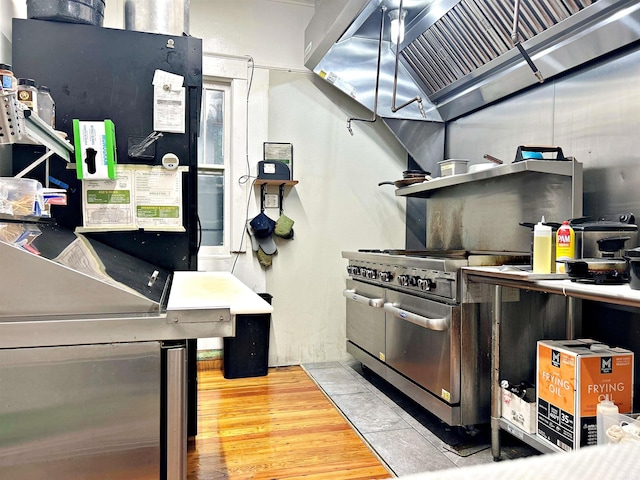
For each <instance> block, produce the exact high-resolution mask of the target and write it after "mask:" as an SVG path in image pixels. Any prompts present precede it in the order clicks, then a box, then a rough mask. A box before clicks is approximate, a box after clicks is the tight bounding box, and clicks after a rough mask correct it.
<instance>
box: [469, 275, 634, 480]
mask: <svg viewBox="0 0 640 480" xmlns="http://www.w3.org/2000/svg"><path fill="white" fill-rule="evenodd" d="M462 273H463V285H464V290H465V291H464V292H463V295H473V294H474V293H473V290H474V289H473V284H474V283H475V284H488V285H491V286H493V287H494V290H493V298H492V299H491V301H492V302H493V318H492V329H491V330H492V343H491V367H492V368H491V370H492V375H491V377H492V378H491V450H492V454H493V456H494V458H495V459H499V458H500V436H499V433H500V430H501V429H502V430H507V431H509V432H510V433H511V434H513V435H514V436H516V437H517V438H519V439H520V440H522V441H524V442H525V443H527V444H529V445H531V446H533V447H534V448H537V449H538V450H540V451H542V452H549V451H555V450H553V449H551V448H550V447H548V445H547V444H545V443H544V442H541V441H540V440H538V438H537V437H536V435H531V434H528V433H525V432H524V431H522V430H520V429H519V428H517V427H515V426H512V425H511V424H510V423H509V422H507V421H506V420H505V419H503V418H501V401H500V388H499V381H500V354H501V348H500V331H501V323H502V322H504V321H507V320H506V319H503V318H502V308H501V306H502V300H503V288H504V287H510V288H516V289H520V290H528V291H534V292H543V293H551V294H557V295H562V296H564V297H566V298H567V302H566V316H565V318H566V325H565V327H566V338H567V339H573V338H575V332H576V321H577V315H576V312H577V310H578V309H577V305H576V302H577V301H579V300H592V301H597V302H604V303H609V304H615V305H624V306H627V307H635V308H640V291H638V290H632V289H631V287H630V286H629V284H622V285H596V284H590V283H581V282H573V281H570V280H568V279H567V278H566V276H564V275H557V274H549V275H538V274H532V273H531V272H526V271H522V270H519V269H517V268H514V267H510V266H501V267H466V268H463V269H462ZM554 278H555V279H554ZM587 448H588V450H589V451H592V448H593V447H587ZM639 448H640V447H639ZM636 475H637V474H636ZM606 477H607V478H609V476H606ZM542 478H545V477H544V476H543V477H542ZM562 478H578V477H564V476H563V477H562ZM582 478H591V477H582ZM593 478H598V477H597V476H596V477H593ZM621 478H627V477H621Z"/></svg>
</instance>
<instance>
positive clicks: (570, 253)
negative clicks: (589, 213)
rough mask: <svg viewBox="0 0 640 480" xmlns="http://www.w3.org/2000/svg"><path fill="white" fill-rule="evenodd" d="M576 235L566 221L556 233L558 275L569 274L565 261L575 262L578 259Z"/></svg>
mask: <svg viewBox="0 0 640 480" xmlns="http://www.w3.org/2000/svg"><path fill="white" fill-rule="evenodd" d="M575 239H576V235H575V232H574V231H573V228H571V225H569V222H568V221H567V220H565V221H564V222H562V226H560V228H559V229H558V232H557V233H556V273H567V265H566V263H564V260H573V259H574V258H575V257H576V242H575Z"/></svg>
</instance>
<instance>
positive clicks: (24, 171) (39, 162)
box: [14, 149, 56, 178]
mask: <svg viewBox="0 0 640 480" xmlns="http://www.w3.org/2000/svg"><path fill="white" fill-rule="evenodd" d="M54 153H56V152H54V151H53V150H48V149H47V152H46V153H45V154H44V155H42V156H41V157H40V158H38V159H37V160H35V161H33V162H32V163H31V165H29V166H28V167H26V168H25V169H24V170H22V171H21V172H20V173H18V174H16V175H14V177H15V178H22V177H24V176H25V175H26V174H27V173H29V172H30V171H31V170H33V169H34V168H36V167H37V166H38V165H40V164H41V163H42V162H44V161H45V160H47V159H48V158H49V157H51V156H52V155H53V154H54Z"/></svg>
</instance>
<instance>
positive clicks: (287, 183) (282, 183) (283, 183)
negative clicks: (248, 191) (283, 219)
mask: <svg viewBox="0 0 640 480" xmlns="http://www.w3.org/2000/svg"><path fill="white" fill-rule="evenodd" d="M297 184H298V181H297V180H268V179H264V178H257V179H256V181H255V183H254V185H260V211H261V212H264V197H265V195H266V194H267V186H270V185H271V186H277V187H278V189H279V192H278V194H279V205H280V211H282V202H283V200H284V187H292V186H294V185H297Z"/></svg>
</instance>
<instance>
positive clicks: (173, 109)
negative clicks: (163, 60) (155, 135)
mask: <svg viewBox="0 0 640 480" xmlns="http://www.w3.org/2000/svg"><path fill="white" fill-rule="evenodd" d="M183 85H184V77H182V76H181V75H175V74H173V73H169V72H165V71H163V70H156V71H155V73H154V75H153V130H154V131H156V132H169V133H185V123H186V116H185V112H186V100H185V99H186V91H185V88H184V86H183Z"/></svg>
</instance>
